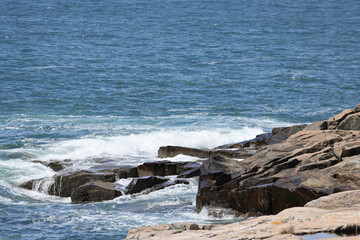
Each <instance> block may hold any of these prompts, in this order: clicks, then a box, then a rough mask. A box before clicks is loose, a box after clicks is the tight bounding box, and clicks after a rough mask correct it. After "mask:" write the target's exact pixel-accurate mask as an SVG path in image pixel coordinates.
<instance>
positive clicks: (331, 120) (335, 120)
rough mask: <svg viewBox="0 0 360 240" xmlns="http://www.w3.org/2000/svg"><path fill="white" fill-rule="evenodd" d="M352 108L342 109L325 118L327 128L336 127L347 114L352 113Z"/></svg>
mask: <svg viewBox="0 0 360 240" xmlns="http://www.w3.org/2000/svg"><path fill="white" fill-rule="evenodd" d="M353 112H354V110H353V109H345V110H344V111H342V112H341V113H339V114H337V115H335V116H333V117H331V118H329V119H328V120H327V122H328V124H327V125H328V129H329V130H333V129H336V127H337V125H338V124H339V123H340V122H341V121H342V120H344V119H345V118H346V117H347V116H348V115H349V114H351V113H353Z"/></svg>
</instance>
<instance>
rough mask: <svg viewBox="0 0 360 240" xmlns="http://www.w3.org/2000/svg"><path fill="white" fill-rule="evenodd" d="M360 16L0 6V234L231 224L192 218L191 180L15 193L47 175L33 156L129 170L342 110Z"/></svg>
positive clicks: (231, 6) (168, 4)
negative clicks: (110, 190) (123, 192)
mask: <svg viewBox="0 0 360 240" xmlns="http://www.w3.org/2000/svg"><path fill="white" fill-rule="evenodd" d="M359 22H360V2H359V1H354V0H345V1H335V0H333V1H313V0H306V1H290V0H282V1H281V0H280V1H269V0H264V1H240V0H236V1H234V0H227V1H224V0H220V1H213V0H201V1H200V0H195V1H190V0H168V1H163V0H153V1H140V0H132V1H130V0H124V1H123V0H121V1H114V0H103V1H88V0H84V1H73V0H62V1H50V0H37V1H25V0H3V1H2V2H1V5H0V239H122V238H124V237H125V236H126V233H127V231H128V229H129V228H131V227H136V226H144V225H153V224H163V223H168V222H184V221H191V222H198V223H214V222H226V221H233V220H234V219H232V217H231V216H227V217H225V218H224V219H213V218H211V217H209V216H207V214H206V211H205V212H202V213H200V214H196V213H195V212H194V202H195V194H196V190H197V189H196V182H194V183H193V184H190V185H188V186H181V185H179V186H176V187H173V188H171V189H167V190H163V191H159V192H156V193H152V194H149V195H146V196H145V195H144V196H139V197H138V198H135V199H132V198H127V197H120V198H118V199H115V200H113V201H109V202H105V203H96V204H88V205H72V204H70V203H69V202H70V200H69V199H66V198H58V197H53V196H48V195H46V194H43V193H40V192H34V191H27V190H23V189H20V188H19V187H18V185H19V184H20V183H22V182H24V181H27V180H30V179H33V178H40V177H51V176H52V175H54V174H55V173H54V172H53V171H52V170H51V169H49V168H46V167H45V166H42V165H40V164H38V163H33V162H32V161H33V160H42V161H50V160H56V159H59V160H63V159H66V158H69V159H72V161H73V162H74V166H73V168H74V169H87V168H89V167H92V166H94V165H97V164H99V163H98V162H96V159H99V158H105V159H112V160H114V161H116V162H120V163H122V164H132V165H137V164H139V163H141V162H144V161H155V160H158V159H157V157H156V153H157V149H158V147H160V146H162V145H169V144H175V145H183V146H191V147H204V148H210V147H215V146H218V145H221V144H225V143H231V142H238V141H241V140H245V139H249V138H252V137H254V136H255V135H256V134H259V133H261V132H266V131H270V130H271V128H272V127H275V126H286V125H291V124H298V123H308V122H312V121H317V120H323V119H327V118H328V117H330V116H332V115H334V114H335V113H338V112H339V111H341V110H342V109H345V108H352V107H354V105H356V104H357V103H358V102H360V97H359V96H360V95H359V92H360V78H359V76H360V40H359V39H360V25H359ZM182 159H183V160H188V158H186V157H179V158H178V160H182ZM235 220H237V219H235Z"/></svg>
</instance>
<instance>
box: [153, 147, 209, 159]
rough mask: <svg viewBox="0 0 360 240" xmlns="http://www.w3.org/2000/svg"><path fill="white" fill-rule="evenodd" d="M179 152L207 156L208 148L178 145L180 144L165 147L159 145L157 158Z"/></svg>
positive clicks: (173, 155) (201, 156)
mask: <svg viewBox="0 0 360 240" xmlns="http://www.w3.org/2000/svg"><path fill="white" fill-rule="evenodd" d="M179 154H182V155H186V156H192V157H198V158H208V157H209V150H203V149H196V148H188V147H180V146H165V147H160V148H159V151H158V157H159V158H168V157H175V156H177V155H179Z"/></svg>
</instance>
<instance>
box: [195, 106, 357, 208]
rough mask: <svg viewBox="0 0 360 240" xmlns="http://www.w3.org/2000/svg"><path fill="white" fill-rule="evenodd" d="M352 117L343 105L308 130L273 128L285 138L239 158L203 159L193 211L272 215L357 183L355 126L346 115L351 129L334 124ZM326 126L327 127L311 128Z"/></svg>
mask: <svg viewBox="0 0 360 240" xmlns="http://www.w3.org/2000/svg"><path fill="white" fill-rule="evenodd" d="M357 116H358V114H357V113H356V111H355V110H348V111H346V112H345V113H342V114H339V115H337V116H335V117H333V118H330V119H331V121H332V123H330V124H329V121H327V124H324V123H317V124H313V126H312V127H309V128H308V129H303V128H304V127H305V126H301V127H300V128H301V129H303V130H302V131H301V130H299V131H298V129H299V127H295V128H291V127H290V128H288V129H285V128H282V129H275V130H274V131H273V137H274V136H276V135H277V134H280V135H279V136H281V137H284V136H285V137H286V139H285V140H281V141H280V138H276V139H277V140H279V143H274V142H273V143H272V144H270V143H271V139H270V141H269V144H270V145H268V146H266V147H263V148H262V149H261V150H260V151H258V152H257V153H256V154H255V155H254V156H252V157H249V158H247V159H245V160H243V161H241V162H238V161H235V160H233V159H228V158H224V157H214V158H211V159H209V160H207V161H204V162H203V164H202V166H201V168H200V176H199V188H198V194H197V201H196V204H197V209H198V211H200V210H201V208H202V207H204V206H210V207H225V208H232V209H235V210H237V211H239V212H242V213H248V212H258V213H261V214H276V213H278V212H280V211H281V210H283V209H285V208H289V207H294V206H303V205H304V204H306V203H307V202H309V201H311V200H313V199H317V198H319V197H321V196H325V195H329V194H332V193H336V192H341V191H346V190H353V189H358V188H360V141H359V139H360V131H358V129H357V126H358V125H357V124H353V122H354V121H353V120H351V122H352V123H351V124H347V126H351V127H350V129H346V130H342V129H339V128H341V126H342V125H345V123H346V119H353V118H357ZM334 123H336V124H334ZM327 125H329V126H332V127H331V128H332V129H330V130H310V129H312V128H313V129H319V128H325V126H327ZM334 126H335V127H334ZM291 129H293V130H291ZM284 131H285V132H284ZM293 131H295V132H296V133H295V134H292V132H293ZM289 134H290V136H289ZM273 137H272V139H274V138H273Z"/></svg>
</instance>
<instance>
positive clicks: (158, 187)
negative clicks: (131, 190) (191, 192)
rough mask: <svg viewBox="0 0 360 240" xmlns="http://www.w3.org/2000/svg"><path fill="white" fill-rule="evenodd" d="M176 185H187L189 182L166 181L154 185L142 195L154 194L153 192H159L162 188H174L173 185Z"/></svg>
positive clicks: (178, 180)
mask: <svg viewBox="0 0 360 240" xmlns="http://www.w3.org/2000/svg"><path fill="white" fill-rule="evenodd" d="M177 184H186V185H187V184H189V181H187V180H185V179H175V180H168V181H166V182H163V183H159V184H156V185H155V186H153V187H152V188H151V189H149V190H148V191H145V192H144V194H148V193H151V192H155V191H158V190H161V189H164V188H167V187H171V186H174V185H177Z"/></svg>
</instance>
